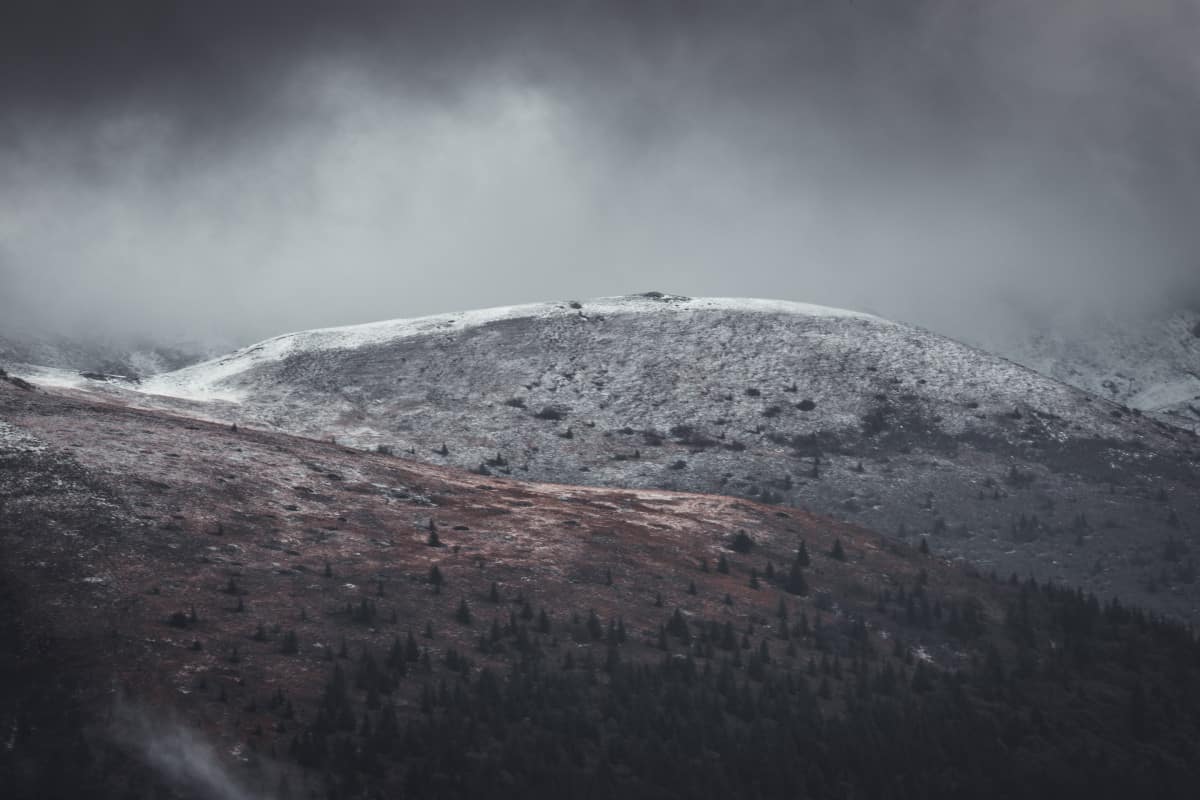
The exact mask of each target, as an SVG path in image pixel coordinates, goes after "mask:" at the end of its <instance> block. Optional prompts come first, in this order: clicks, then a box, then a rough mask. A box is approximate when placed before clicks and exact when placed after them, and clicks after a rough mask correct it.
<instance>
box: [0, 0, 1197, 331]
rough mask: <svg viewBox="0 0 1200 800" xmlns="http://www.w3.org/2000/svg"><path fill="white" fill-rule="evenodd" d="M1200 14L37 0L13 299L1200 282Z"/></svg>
mask: <svg viewBox="0 0 1200 800" xmlns="http://www.w3.org/2000/svg"><path fill="white" fill-rule="evenodd" d="M1197 41H1200V0H922V1H920V2H916V1H913V2H905V1H904V0H879V1H878V2H869V0H856V1H855V2H850V0H809V2H803V0H791V1H790V2H778V3H747V2H737V3H735V2H720V3H718V2H711V3H705V2H684V1H682V0H681V1H680V2H672V3H651V2H613V3H590V2H579V1H576V2H571V0H562V1H560V2H547V3H529V2H505V3H501V2H496V3H491V2H488V3H481V2H476V3H455V2H447V1H446V0H440V1H439V2H429V3H414V2H397V1H396V0H392V1H391V2H384V1H383V0H379V1H378V2H348V1H347V0H339V1H338V2H334V1H333V0H330V2H314V1H312V0H271V1H269V2H263V1H262V0H259V1H258V2H253V3H247V2H224V1H223V0H206V1H205V2H168V1H167V0H141V1H140V2H134V1H132V0H110V1H109V2H105V3H97V2H86V0H80V1H79V2H70V1H69V0H64V1H61V2H51V1H50V0H30V1H29V2H25V1H24V0H16V2H13V0H10V1H9V2H7V3H5V4H4V10H3V11H0V315H2V320H3V323H6V324H7V326H8V327H10V328H11V327H13V326H15V325H18V324H35V323H36V324H38V325H41V326H43V327H48V328H51V329H55V330H61V331H64V332H68V333H78V332H80V331H87V330H94V329H99V330H103V331H105V332H106V333H111V334H147V333H148V334H152V335H156V336H161V337H165V338H195V339H202V340H210V339H218V340H223V341H239V342H240V341H247V340H250V339H254V338H261V337H265V336H269V335H272V334H275V333H280V332H283V331H287V330H295V329H301V328H308V327H316V326H322V325H333V324H345V323H353V322H363V321H369V320H375V319H382V318H390V317H398V316H414V315H420V314H426V313H435V312H440V311H449V310H456V309H464V308H472V307H480V306H490V305H507V304H512V303H520V302H528V301H535V300H549V299H566V298H581V299H582V298H586V297H590V296H597V295H611V294H624V293H630V292H637V291H647V290H651V289H655V290H660V291H667V292H673V293H679V294H689V295H749V296H763V297H778V298H785V299H793V300H801V301H808V302H817V303H826V304H831V305H840V306H847V307H853V308H862V309H867V310H873V311H876V312H877V313H881V314H884V315H888V316H892V317H897V318H900V319H905V320H909V321H913V322H917V323H919V324H923V325H926V326H928V327H932V328H934V329H936V330H941V331H944V332H947V333H950V334H952V335H956V336H960V337H966V338H978V336H977V335H976V334H978V333H979V332H981V331H989V330H991V329H999V330H1004V329H1020V328H1021V326H1023V325H1024V324H1025V320H1026V316H1027V315H1028V314H1037V313H1044V312H1045V310H1046V309H1047V308H1060V307H1061V308H1063V312H1062V316H1063V317H1064V318H1072V317H1078V316H1080V315H1088V314H1103V313H1109V312H1110V311H1111V310H1112V309H1114V308H1117V307H1129V308H1134V309H1139V310H1140V309H1154V308H1157V307H1159V306H1161V305H1162V304H1164V303H1168V302H1189V303H1193V304H1196V305H1200V225H1198V224H1197V221H1198V220H1200V103H1198V101H1200V48H1197V47H1196V44H1195V43H1196V42H1197ZM2 327H4V325H0V328H2Z"/></svg>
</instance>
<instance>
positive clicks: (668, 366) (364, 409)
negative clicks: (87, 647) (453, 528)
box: [33, 293, 1200, 606]
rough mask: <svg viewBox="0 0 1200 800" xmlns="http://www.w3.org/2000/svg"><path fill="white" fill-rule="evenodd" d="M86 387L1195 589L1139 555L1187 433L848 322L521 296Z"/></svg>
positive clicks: (1186, 530) (1178, 565) (1152, 550)
mask: <svg viewBox="0 0 1200 800" xmlns="http://www.w3.org/2000/svg"><path fill="white" fill-rule="evenodd" d="M33 377H34V379H35V380H36V379H37V376H36V375H35V376H33ZM97 390H99V391H103V392H106V393H108V394H109V396H110V397H114V398H116V397H117V396H118V395H119V396H120V398H122V399H123V400H124V401H125V402H129V403H133V404H140V405H144V406H154V407H166V408H172V409H174V410H176V411H182V412H184V413H187V414H191V415H197V416H203V417H207V418H211V419H215V420H222V421H226V422H238V423H239V424H241V425H249V426H258V427H268V428H272V429H277V430H282V431H287V432H291V433H296V434H301V435H306V436H312V437H318V438H330V437H333V438H335V439H336V440H337V441H338V442H340V443H343V444H347V445H351V446H355V447H361V448H370V449H375V448H378V449H381V450H383V451H386V452H393V453H395V454H396V455H398V456H405V457H410V458H419V459H422V460H427V461H431V462H434V463H442V464H448V465H453V466H460V467H465V468H470V469H475V470H477V471H481V472H485V473H486V472H493V473H500V474H506V475H512V476H514V477H521V478H528V479H534V480H543V481H552V482H558V483H575V484H591V485H604V486H620V487H632V488H664V489H682V490H694V491H704V492H717V493H722V494H729V495H735V496H742V497H747V498H754V499H759V500H766V501H770V502H776V503H783V504H789V505H794V506H798V507H805V508H809V509H811V510H814V511H818V512H821V513H826V514H833V515H836V516H839V517H843V518H846V519H849V520H853V521H855V522H858V523H860V524H865V525H867V526H870V527H873V528H875V529H876V530H879V531H881V532H885V533H888V534H894V535H900V536H907V537H910V538H911V537H915V536H916V535H918V534H928V535H930V536H932V537H933V539H932V541H933V542H934V547H935V548H937V549H938V550H939V551H940V552H942V553H945V554H950V555H962V556H965V557H968V558H970V559H972V560H973V561H975V562H977V563H980V564H982V565H983V566H984V567H985V568H987V567H995V568H996V569H997V570H998V571H1000V572H1001V573H1002V574H1007V573H1008V572H1009V571H1018V572H1020V573H1022V574H1024V573H1026V572H1034V573H1036V574H1038V575H1040V576H1043V577H1060V578H1064V579H1066V580H1069V581H1070V582H1071V583H1073V584H1083V585H1086V586H1089V587H1091V588H1094V589H1097V590H1099V591H1105V592H1116V593H1120V594H1122V595H1123V596H1128V595H1130V594H1139V595H1145V594H1146V592H1147V591H1148V589H1149V588H1154V589H1155V590H1156V591H1158V590H1160V589H1161V590H1162V591H1171V592H1177V593H1180V596H1179V597H1176V598H1174V599H1173V600H1172V602H1173V603H1174V602H1183V603H1192V602H1193V600H1192V599H1191V598H1192V594H1193V592H1194V591H1195V590H1196V589H1195V587H1194V586H1193V584H1192V583H1191V582H1190V581H1191V580H1192V579H1193V577H1194V576H1193V575H1192V573H1191V572H1190V571H1188V570H1187V569H1186V568H1185V567H1186V563H1187V562H1186V560H1184V561H1182V562H1180V559H1179V558H1175V560H1174V561H1172V562H1170V563H1164V562H1161V560H1160V554H1161V553H1162V552H1164V548H1166V549H1168V550H1170V552H1171V553H1172V554H1176V555H1177V554H1178V553H1180V552H1184V551H1180V550H1179V549H1178V548H1168V542H1170V541H1175V540H1181V541H1186V540H1187V539H1188V538H1189V537H1190V536H1191V530H1192V529H1193V528H1194V527H1200V493H1198V492H1197V490H1196V487H1197V485H1200V482H1198V481H1197V477H1196V476H1197V471H1196V467H1197V463H1198V461H1197V460H1198V458H1200V449H1198V448H1197V443H1196V439H1195V436H1194V434H1192V433H1190V432H1186V431H1182V430H1179V429H1176V428H1172V427H1171V426H1168V425H1165V424H1163V423H1162V422H1161V421H1159V420H1155V419H1151V418H1149V417H1147V416H1143V415H1141V414H1140V413H1139V412H1137V411H1131V410H1128V409H1124V408H1122V407H1121V406H1120V405H1118V404H1116V403H1110V402H1107V401H1105V400H1103V399H1101V398H1098V397H1095V396H1093V395H1091V394H1089V393H1087V392H1084V391H1081V390H1079V389H1076V388H1073V387H1071V386H1068V385H1066V384H1064V383H1062V382H1060V381H1056V380H1053V379H1051V378H1048V377H1045V376H1043V375H1040V374H1038V373H1036V372H1034V371H1033V370H1030V369H1027V368H1025V367H1022V366H1019V365H1017V364H1015V363H1013V362H1011V361H1008V360H1006V359H1003V358H999V357H996V356H993V355H989V354H987V353H985V352H982V351H980V350H977V349H974V348H972V347H969V346H966V345H963V344H960V343H958V342H954V341H951V340H949V339H946V338H943V337H941V336H937V335H935V334H932V333H930V332H928V331H924V330H921V329H918V328H915V327H911V326H907V325H902V324H897V323H894V322H889V321H887V320H883V319H880V318H878V317H873V316H869V315H865V314H859V313H854V312H848V311H841V310H836V309H829V308H823V307H816V306H809V305H802V304H793V303H784V302H775V301H762V300H733V299H690V298H683V297H676V296H670V295H660V294H658V293H650V294H648V295H638V296H633V297H620V298H605V299H600V300H590V301H584V302H561V303H547V304H535V305H528V306H518V307H511V308H500V309H489V310H483V311H473V312H466V313H460V314H444V315H439V316H435V317H426V318H421V319H415V320H396V321H388V322H379V323H373V324H368V325H358V326H351V327H345V328H332V329H325V330H315V331H306V332H301V333H295V334H288V335H285V336H279V337H276V338H273V339H270V340H267V341H265V342H262V343H260V344H257V345H254V346H252V347H248V348H245V349H243V350H240V351H238V352H236V353H233V354H231V355H228V356H225V357H223V358H219V359H216V360H212V361H208V362H204V363H201V364H196V365H194V366H190V367H187V368H184V369H181V370H177V371H174V372H169V373H164V374H161V375H157V376H154V377H151V378H149V379H147V380H146V381H144V382H143V384H142V385H141V386H140V387H139V388H138V390H137V393H135V392H133V391H130V390H126V389H121V388H114V387H112V386H110V385H104V386H103V387H97ZM1187 546H1188V545H1186V544H1185V550H1186V547H1187ZM1195 546H1196V547H1198V548H1200V541H1198V542H1196V543H1195ZM1130 565H1133V566H1130ZM1177 570H1178V575H1177V572H1176V571H1177ZM1168 587H1172V588H1169V589H1168ZM1196 604H1197V605H1198V606H1200V595H1198V596H1197V600H1196Z"/></svg>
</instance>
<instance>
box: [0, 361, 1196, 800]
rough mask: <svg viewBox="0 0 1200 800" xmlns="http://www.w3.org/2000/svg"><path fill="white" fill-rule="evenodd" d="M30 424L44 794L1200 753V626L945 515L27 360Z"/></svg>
mask: <svg viewBox="0 0 1200 800" xmlns="http://www.w3.org/2000/svg"><path fill="white" fill-rule="evenodd" d="M0 420H2V421H0V547H2V548H3V559H0V604H2V607H3V612H4V613H3V614H0V620H3V623H2V624H0V637H2V640H0V644H2V646H0V687H2V690H0V730H3V731H5V732H6V738H5V747H4V748H3V749H0V779H3V780H4V782H5V786H6V787H7V788H6V791H8V792H9V793H10V794H9V796H12V797H18V798H22V797H39V798H42V797H59V796H63V797H67V796H72V797H73V796H79V795H80V794H81V793H82V794H84V795H86V796H93V797H122V798H128V797H139V798H140V797H163V796H169V797H222V798H248V797H278V798H285V797H310V796H321V797H334V798H343V797H345V798H349V797H362V796H379V795H380V794H382V795H386V796H401V795H404V796H422V797H429V796H439V797H472V796H478V795H479V793H480V792H484V791H486V792H488V793H489V794H491V795H492V796H496V797H524V798H529V797H538V796H547V797H549V796H553V797H562V796H565V795H570V796H593V797H651V796H654V797H738V796H747V797H751V796H779V795H780V793H784V794H789V795H790V794H795V793H796V792H797V791H801V790H802V791H804V792H805V793H806V794H809V795H811V796H813V797H843V796H845V794H846V792H848V791H853V792H855V793H856V794H858V793H863V794H865V795H870V796H881V794H887V795H890V796H894V797H898V798H906V797H914V798H915V797H943V796H944V797H956V796H962V792H963V791H964V789H965V787H971V790H972V793H973V794H974V795H975V796H980V797H1007V796H1012V794H1013V793H1014V792H1018V791H1019V792H1022V793H1023V794H1024V795H1025V796H1031V797H1040V796H1047V797H1048V796H1061V795H1062V793H1063V792H1066V793H1068V794H1073V793H1079V792H1086V793H1089V795H1090V796H1093V797H1123V796H1126V797H1127V796H1129V795H1130V794H1132V793H1146V792H1150V793H1153V794H1155V795H1156V796H1162V797H1183V796H1187V791H1188V790H1189V789H1190V787H1192V786H1194V785H1195V781H1196V779H1197V778H1200V775H1198V774H1196V765H1197V764H1200V753H1196V752H1195V747H1196V742H1197V741H1200V717H1197V716H1196V714H1195V713H1194V709H1196V708H1197V707H1198V705H1197V698H1200V669H1198V668H1197V664H1198V663H1200V651H1198V650H1197V649H1196V643H1195V639H1194V636H1193V635H1192V634H1191V633H1189V632H1187V631H1185V630H1184V629H1183V628H1181V627H1179V626H1177V625H1173V624H1170V623H1166V622H1163V621H1161V620H1158V619H1155V618H1154V617H1147V616H1146V615H1145V614H1143V613H1142V612H1139V611H1133V610H1130V609H1128V608H1127V607H1125V606H1122V605H1118V604H1115V603H1112V602H1111V601H1106V602H1104V603H1101V602H1098V601H1097V600H1096V599H1095V598H1089V597H1087V596H1085V595H1083V594H1076V593H1075V592H1072V591H1068V590H1064V589H1061V588H1055V587H1052V586H1045V585H1040V584H1038V583H1035V582H1031V581H1024V580H1020V579H1018V578H1017V576H1013V577H1012V579H1011V582H1010V581H1009V580H1007V579H1005V576H1003V575H991V576H989V575H987V574H985V573H980V572H978V571H975V570H973V569H971V568H965V567H964V566H962V565H959V564H955V563H952V562H950V561H948V560H946V559H945V558H944V557H942V556H941V554H939V553H938V552H937V549H936V543H935V544H934V546H933V548H934V549H933V552H932V553H930V554H927V553H925V552H923V550H924V548H910V547H906V546H904V545H898V544H894V543H889V542H888V541H886V540H883V539H881V538H880V537H879V536H878V535H876V534H873V533H870V532H868V531H866V530H864V529H863V528H861V527H858V526H854V525H849V524H845V523H838V522H835V521H832V520H827V519H822V518H819V517H816V516H813V515H810V514H807V513H804V512H800V511H796V510H786V509H782V508H778V507H770V506H764V505H760V504H758V503H752V502H743V501H738V500H736V499H733V498H727V497H718V496H711V495H686V494H677V493H671V492H664V491H646V490H633V491H627V490H615V489H606V488H589V487H568V486H562V485H550V484H532V483H524V482H519V481H514V480H510V479H507V478H500V477H496V476H482V475H478V474H473V473H468V472H461V471H457V470H453V469H447V468H443V467H437V466H430V465H426V464H421V463H419V462H415V461H409V460H404V459H397V458H393V457H388V456H384V455H380V454H373V453H366V452H363V451H360V450H355V449H351V448H346V447H341V446H338V445H334V444H331V443H327V442H319V441H313V440H308V439H303V438H297V437H292V436H288V435H283V434H278V433H269V432H263V431H254V430H246V429H241V430H237V431H235V430H233V429H232V428H231V427H229V426H226V425H216V424H212V423H207V422H202V421H197V420H193V419H188V418H185V417H180V416H174V415H170V414H164V413H161V412H152V411H144V410H135V409H129V408H125V407H122V406H119V405H113V404H108V403H98V402H93V401H86V400H79V399H72V398H68V397H64V396H62V395H58V394H52V393H47V392H43V391H37V390H30V389H26V388H22V387H20V386H18V385H15V384H11V383H8V382H6V381H0ZM435 534H436V537H435ZM801 552H802V553H803V557H802V556H801V554H800V553H801ZM1032 709H1036V710H1032ZM1180 710H1182V712H1183V713H1179V711H1180Z"/></svg>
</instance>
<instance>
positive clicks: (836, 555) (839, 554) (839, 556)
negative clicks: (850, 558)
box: [829, 539, 846, 561]
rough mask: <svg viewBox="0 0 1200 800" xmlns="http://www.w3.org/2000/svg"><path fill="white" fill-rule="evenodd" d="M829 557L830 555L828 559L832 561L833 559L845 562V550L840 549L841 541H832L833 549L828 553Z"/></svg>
mask: <svg viewBox="0 0 1200 800" xmlns="http://www.w3.org/2000/svg"><path fill="white" fill-rule="evenodd" d="M829 555H830V557H832V558H833V559H835V560H837V561H845V560H846V550H845V548H843V547H842V540H841V539H834V540H833V549H832V550H830V551H829Z"/></svg>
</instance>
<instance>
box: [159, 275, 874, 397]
mask: <svg viewBox="0 0 1200 800" xmlns="http://www.w3.org/2000/svg"><path fill="white" fill-rule="evenodd" d="M701 310H703V311H730V312H757V313H772V314H794V315H797V316H804V317H819V318H855V319H873V320H877V321H879V322H881V323H885V324H886V321H885V320H881V319H879V318H878V317H872V316H871V315H869V314H863V313H859V312H856V311H846V310H843V309H838V308H829V307H826V306H818V305H812V304H808V303H793V302H788V301H784V300H759V299H753V298H720V297H709V298H687V297H678V296H675V295H661V296H645V295H632V296H628V297H605V298H600V299H597V300H589V301H587V302H586V303H579V302H561V303H528V304H524V305H515V306H500V307H496V308H484V309H476V310H472V311H463V312H457V313H449V314H436V315H433V316H427V317H417V318H413V319H395V320H385V321H382V322H370V323H366V324H362V325H347V326H341V327H334V328H318V329H314V330H309V331H300V332H296V333H288V334H283V335H282V336H276V337H274V338H272V339H267V340H266V341H263V342H259V343H258V344H254V345H251V346H249V347H246V348H243V349H241V350H238V351H237V352H234V353H231V354H229V355H227V356H223V357H221V358H217V359H213V360H210V361H205V362H202V363H200V364H195V365H193V366H190V367H185V368H184V369H181V370H176V371H175V372H168V373H162V374H159V375H156V376H154V377H151V378H149V379H148V380H146V381H145V382H144V383H143V384H142V386H141V390H142V391H144V392H147V393H149V394H158V395H163V396H167V397H178V398H183V399H189V400H200V401H211V400H224V401H228V402H241V401H242V400H243V399H244V398H245V397H246V389H245V388H235V387H233V386H232V385H230V379H232V378H235V377H236V376H238V375H240V374H242V373H244V372H246V371H248V370H250V369H253V368H254V367H255V366H258V365H262V364H266V363H271V362H278V361H281V360H283V359H285V358H287V357H289V356H291V355H295V354H298V353H313V352H319V351H325V350H355V349H360V348H364V347H369V346H375V345H384V344H388V343H392V342H395V341H397V340H401V339H405V338H411V337H418V336H427V335H435V334H449V333H456V332H461V331H465V330H468V329H471V328H479V327H482V326H485V325H489V324H492V323H496V322H504V321H509V320H531V321H533V320H555V319H563V318H571V317H576V318H577V317H583V318H585V319H586V318H589V317H595V316H611V315H617V314H648V313H649V314H663V313H685V312H691V311H701Z"/></svg>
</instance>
